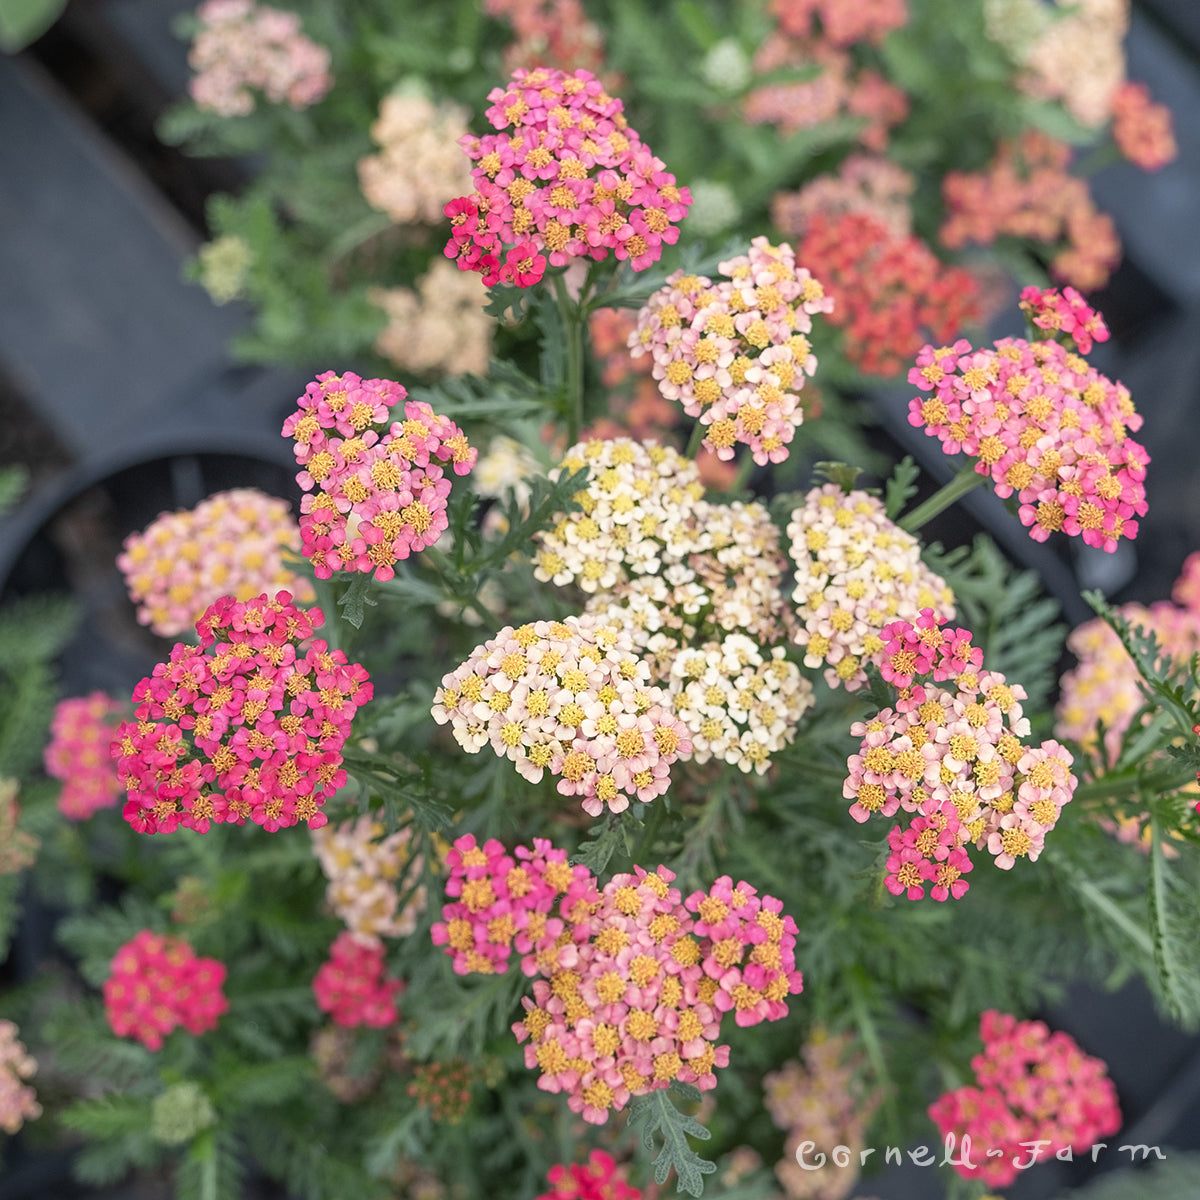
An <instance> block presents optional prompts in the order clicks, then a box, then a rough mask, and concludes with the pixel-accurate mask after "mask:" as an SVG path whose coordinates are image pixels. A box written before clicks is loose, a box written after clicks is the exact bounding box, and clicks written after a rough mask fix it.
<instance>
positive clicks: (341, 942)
mask: <svg viewBox="0 0 1200 1200" xmlns="http://www.w3.org/2000/svg"><path fill="white" fill-rule="evenodd" d="M383 969H384V962H383V943H382V942H381V941H380V940H379V939H378V938H376V937H369V936H367V935H365V934H360V933H351V932H350V931H349V930H347V931H346V932H344V933H340V934H338V936H337V940H336V941H335V942H334V943H333V945H332V946H331V947H330V948H329V959H328V961H327V962H324V963H322V964H321V966H320V968H319V969H318V971H317V974H316V976H315V977H314V978H313V984H312V987H313V995H314V996H316V998H317V1007H318V1008H319V1009H320V1010H321V1011H322V1012H326V1013H329V1015H330V1016H331V1017H332V1018H333V1020H334V1022H335V1023H336V1024H338V1025H344V1026H346V1027H347V1028H353V1027H355V1026H358V1025H366V1026H368V1027H369V1028H371V1029H383V1028H384V1027H385V1026H388V1025H394V1024H395V1023H396V1021H397V1019H398V1013H397V1011H396V1000H395V998H396V996H397V995H398V994H399V993H401V992H402V991H403V990H404V984H403V982H402V981H401V980H399V979H388V978H385V976H384V973H383Z"/></svg>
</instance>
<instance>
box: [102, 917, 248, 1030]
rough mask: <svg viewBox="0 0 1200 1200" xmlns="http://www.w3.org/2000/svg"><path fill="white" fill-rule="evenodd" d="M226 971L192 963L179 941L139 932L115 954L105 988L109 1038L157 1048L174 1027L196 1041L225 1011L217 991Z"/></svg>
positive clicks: (203, 961)
mask: <svg viewBox="0 0 1200 1200" xmlns="http://www.w3.org/2000/svg"><path fill="white" fill-rule="evenodd" d="M224 982H225V966H224V964H223V963H220V962H218V961H217V960H216V959H215V958H197V957H196V953H195V951H194V950H193V949H192V948H191V946H189V945H188V943H187V942H185V941H184V940H183V939H182V938H176V937H167V936H165V935H163V934H158V933H152V932H151V931H150V930H149V929H143V930H142V931H141V932H140V933H137V934H135V935H134V936H133V937H132V938H131V939H130V940H129V941H128V942H126V943H125V945H124V946H122V947H121V948H120V950H118V951H117V953H116V954H115V955H114V956H113V960H112V974H111V975H110V976H109V977H108V979H107V980H106V981H105V983H104V1009H105V1013H106V1015H107V1016H108V1023H109V1025H110V1026H111V1028H112V1031H113V1033H115V1034H116V1035H117V1036H118V1037H134V1038H137V1039H138V1041H140V1042H141V1043H142V1044H143V1045H145V1046H146V1048H147V1049H149V1050H158V1049H160V1048H161V1046H162V1043H163V1038H164V1037H165V1036H166V1035H167V1034H169V1033H171V1032H172V1031H173V1030H174V1029H175V1028H176V1026H179V1025H182V1026H183V1027H184V1029H186V1030H187V1031H188V1033H190V1034H193V1035H194V1036H196V1037H199V1035H200V1034H202V1033H206V1032H207V1031H208V1030H210V1029H215V1028H216V1027H217V1019H218V1018H219V1017H220V1015H221V1014H222V1013H223V1012H225V1011H226V1010H227V1009H228V1008H229V1004H228V1002H227V1001H226V999H225V994H224V992H223V991H222V990H221V988H222V985H223V984H224Z"/></svg>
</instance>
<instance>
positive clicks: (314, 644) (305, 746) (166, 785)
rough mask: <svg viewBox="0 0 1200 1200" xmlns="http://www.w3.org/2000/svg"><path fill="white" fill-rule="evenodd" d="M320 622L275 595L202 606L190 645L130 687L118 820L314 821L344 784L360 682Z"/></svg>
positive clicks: (195, 823)
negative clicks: (131, 710) (131, 713)
mask: <svg viewBox="0 0 1200 1200" xmlns="http://www.w3.org/2000/svg"><path fill="white" fill-rule="evenodd" d="M324 621H325V617H324V614H323V613H322V612H321V610H320V609H319V608H312V609H302V608H297V607H296V605H294V604H292V603H291V597H290V596H289V595H288V593H287V592H280V593H279V594H278V595H277V596H276V597H275V598H274V599H268V598H267V597H266V596H260V597H259V598H258V599H257V600H251V601H249V602H247V603H240V602H237V601H234V600H232V599H230V598H229V597H225V598H224V599H223V600H220V601H218V602H217V603H216V604H214V605H212V607H211V608H209V609H208V611H207V612H206V613H205V614H204V616H203V617H202V618H201V619H200V620H199V621H198V622H197V623H196V632H197V633H198V634H199V635H200V644H199V646H192V645H189V644H187V643H185V642H179V643H177V644H176V646H175V648H174V649H173V650H172V651H171V657H170V660H169V661H168V662H166V663H160V664H159V665H158V666H156V667H155V668H154V674H153V675H151V676H148V677H147V678H145V679H143V680H142V681H141V682H140V683H139V684H138V685H137V687H135V688H134V690H133V702H134V704H135V705H136V706H137V707H136V710H135V716H136V720H133V721H126V722H125V723H124V724H122V725H121V726H120V728H119V729H118V730H117V731H116V738H115V740H114V742H113V744H112V755H113V757H114V758H116V759H117V763H118V765H117V771H118V775H119V776H120V779H121V781H122V783H124V785H125V787H126V788H127V789H128V793H129V795H128V799H127V800H126V803H125V809H124V815H125V820H126V821H128V822H129V823H130V824H131V825H132V826H133V827H134V828H135V829H136V830H138V832H139V833H169V832H171V831H172V830H174V829H176V828H178V827H179V826H181V825H182V826H184V827H185V828H188V829H195V830H197V831H198V832H200V833H205V832H207V830H208V828H209V826H210V825H211V824H213V823H216V824H221V823H223V822H231V823H234V824H237V825H243V824H245V822H246V820H247V819H249V820H251V821H253V822H254V823H255V824H256V825H261V826H262V827H263V828H264V829H267V830H268V831H272V832H273V831H275V830H277V829H282V828H284V827H286V826H290V825H296V824H298V823H299V822H300V821H307V822H308V825H309V827H310V828H313V829H315V828H318V827H319V826H321V825H324V824H325V822H326V817H325V814H324V813H323V812H322V811H321V806H322V805H323V804H324V802H325V800H326V799H327V798H328V797H329V796H331V795H333V793H334V792H336V791H337V790H338V788H340V787H341V786H342V785H343V784H344V783H345V782H346V772H345V771H344V770H343V769H342V756H341V749H342V746H343V744H344V743H345V740H346V737H347V735H348V734H349V732H350V724H351V722H352V721H353V719H354V714H355V713H356V712H357V711H358V708H359V706H360V705H362V704H365V703H366V702H367V701H368V700H369V699H370V698H371V694H372V685H371V684H370V683H369V682H368V680H367V672H366V670H365V669H364V668H363V667H361V666H359V664H358V663H348V662H347V661H346V655H345V654H344V653H343V652H342V651H341V650H330V649H329V647H328V645H327V644H326V643H325V641H324V640H323V639H321V638H316V637H314V636H313V633H314V630H316V629H318V628H320V626H321V625H322V624H324Z"/></svg>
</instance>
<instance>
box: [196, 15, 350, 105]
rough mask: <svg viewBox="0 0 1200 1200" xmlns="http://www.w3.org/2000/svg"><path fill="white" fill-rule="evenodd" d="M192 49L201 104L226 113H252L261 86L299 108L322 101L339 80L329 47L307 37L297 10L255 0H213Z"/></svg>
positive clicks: (279, 101) (271, 95) (266, 93)
mask: <svg viewBox="0 0 1200 1200" xmlns="http://www.w3.org/2000/svg"><path fill="white" fill-rule="evenodd" d="M196 17H197V19H198V20H199V22H200V31H199V32H198V33H197V34H196V38H195V40H194V41H193V42H192V48H191V50H190V51H189V52H188V63H189V65H190V66H191V68H192V70H193V71H195V72H196V74H195V76H194V77H193V78H192V81H191V83H190V84H189V85H188V90H189V91H190V93H191V96H192V99H193V100H194V101H195V102H196V107H197V108H203V109H207V110H208V111H209V112H215V113H217V114H218V115H219V116H222V117H240V116H246V115H247V114H248V113H252V112H253V111H254V107H255V96H254V93H255V92H261V93H262V94H263V95H264V96H266V98H267V99H268V100H269V101H271V103H272V104H283V103H287V104H289V105H290V106H291V107H292V108H294V109H297V110H299V109H302V108H308V107H309V106H310V105H313V104H316V102H317V101H318V100H320V99H321V97H322V96H324V95H325V93H326V92H327V91H329V89H330V88H331V87H332V86H333V76H332V75H330V74H329V51H328V50H326V49H325V47H324V46H319V45H317V43H316V42H314V41H313V40H312V39H311V38H308V37H305V35H304V34H303V33H302V32H301V29H300V18H299V17H298V16H297V15H296V14H295V13H293V12H284V11H282V10H280V9H278V8H268V7H267V5H265V4H255V3H254V2H253V0H207V2H206V3H204V4H202V5H200V7H199V8H198V9H197V10H196Z"/></svg>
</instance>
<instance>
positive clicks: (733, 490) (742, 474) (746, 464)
mask: <svg viewBox="0 0 1200 1200" xmlns="http://www.w3.org/2000/svg"><path fill="white" fill-rule="evenodd" d="M757 465H758V464H757V463H756V462H755V461H754V455H753V454H747V455H746V456H745V457H744V458H743V459H742V461H741V462H740V463H738V471H737V475H736V476H735V477H734V480H733V483H732V484H731V485H730V487H729V492H730V494H731V495H734V496H736V495H737V493H738V492H740V491H743V490H744V489H745V487H746V484H747V483H749V482H750V476H751V475H753V474H754V468H755V467H756V466H757Z"/></svg>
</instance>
